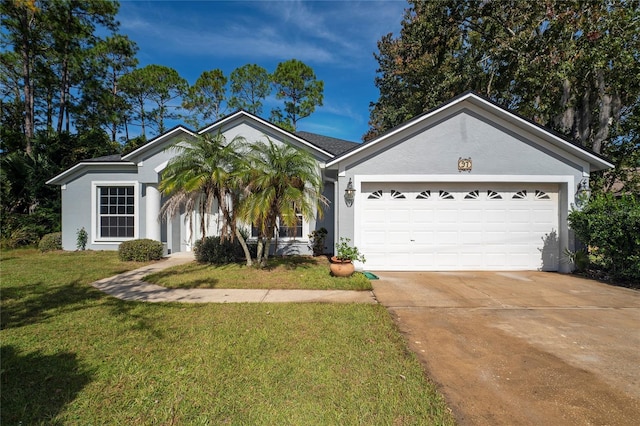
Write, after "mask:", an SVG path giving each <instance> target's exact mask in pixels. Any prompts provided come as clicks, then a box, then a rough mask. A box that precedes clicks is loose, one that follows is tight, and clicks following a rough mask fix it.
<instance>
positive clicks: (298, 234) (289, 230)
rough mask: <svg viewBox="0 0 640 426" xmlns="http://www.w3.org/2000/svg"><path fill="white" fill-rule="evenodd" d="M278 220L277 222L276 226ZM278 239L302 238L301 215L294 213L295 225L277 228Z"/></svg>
mask: <svg viewBox="0 0 640 426" xmlns="http://www.w3.org/2000/svg"><path fill="white" fill-rule="evenodd" d="M279 223H280V220H278V224H279ZM278 237H279V238H302V215H301V214H300V213H296V225H295V226H284V225H283V226H278Z"/></svg>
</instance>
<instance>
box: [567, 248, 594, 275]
mask: <svg viewBox="0 0 640 426" xmlns="http://www.w3.org/2000/svg"><path fill="white" fill-rule="evenodd" d="M563 261H564V262H566V263H570V264H572V265H573V267H574V268H575V269H574V270H575V271H577V272H580V273H582V272H585V271H586V270H587V269H588V268H589V263H590V261H589V253H587V251H586V250H577V251H571V250H569V249H567V248H566V249H564V253H563Z"/></svg>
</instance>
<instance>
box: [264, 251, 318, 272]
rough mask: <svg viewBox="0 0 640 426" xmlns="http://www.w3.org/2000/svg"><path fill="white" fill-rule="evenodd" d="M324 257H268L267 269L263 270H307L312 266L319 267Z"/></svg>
mask: <svg viewBox="0 0 640 426" xmlns="http://www.w3.org/2000/svg"><path fill="white" fill-rule="evenodd" d="M324 259H325V257H324V256H319V257H318V258H315V257H311V256H295V255H294V256H270V257H269V259H268V262H267V267H266V268H265V269H264V270H267V271H272V270H274V269H277V268H279V267H282V268H285V269H287V270H292V271H295V270H296V269H299V268H302V269H309V268H312V267H314V266H319V265H320V264H321V262H322V261H324Z"/></svg>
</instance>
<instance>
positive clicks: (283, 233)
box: [251, 213, 303, 238]
mask: <svg viewBox="0 0 640 426" xmlns="http://www.w3.org/2000/svg"><path fill="white" fill-rule="evenodd" d="M296 216H297V221H296V225H295V226H280V218H277V219H276V232H277V233H278V238H302V235H303V229H302V228H303V221H302V214H300V213H296ZM258 234H259V233H258V228H257V227H256V226H255V225H251V238H258Z"/></svg>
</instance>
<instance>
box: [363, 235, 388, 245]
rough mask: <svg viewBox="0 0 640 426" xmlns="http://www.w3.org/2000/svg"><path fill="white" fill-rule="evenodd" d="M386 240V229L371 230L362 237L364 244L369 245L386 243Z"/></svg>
mask: <svg viewBox="0 0 640 426" xmlns="http://www.w3.org/2000/svg"><path fill="white" fill-rule="evenodd" d="M386 240H387V235H386V232H384V231H369V232H367V233H366V234H365V235H364V237H363V239H362V241H363V246H367V247H375V246H379V245H384V244H385V243H386Z"/></svg>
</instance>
